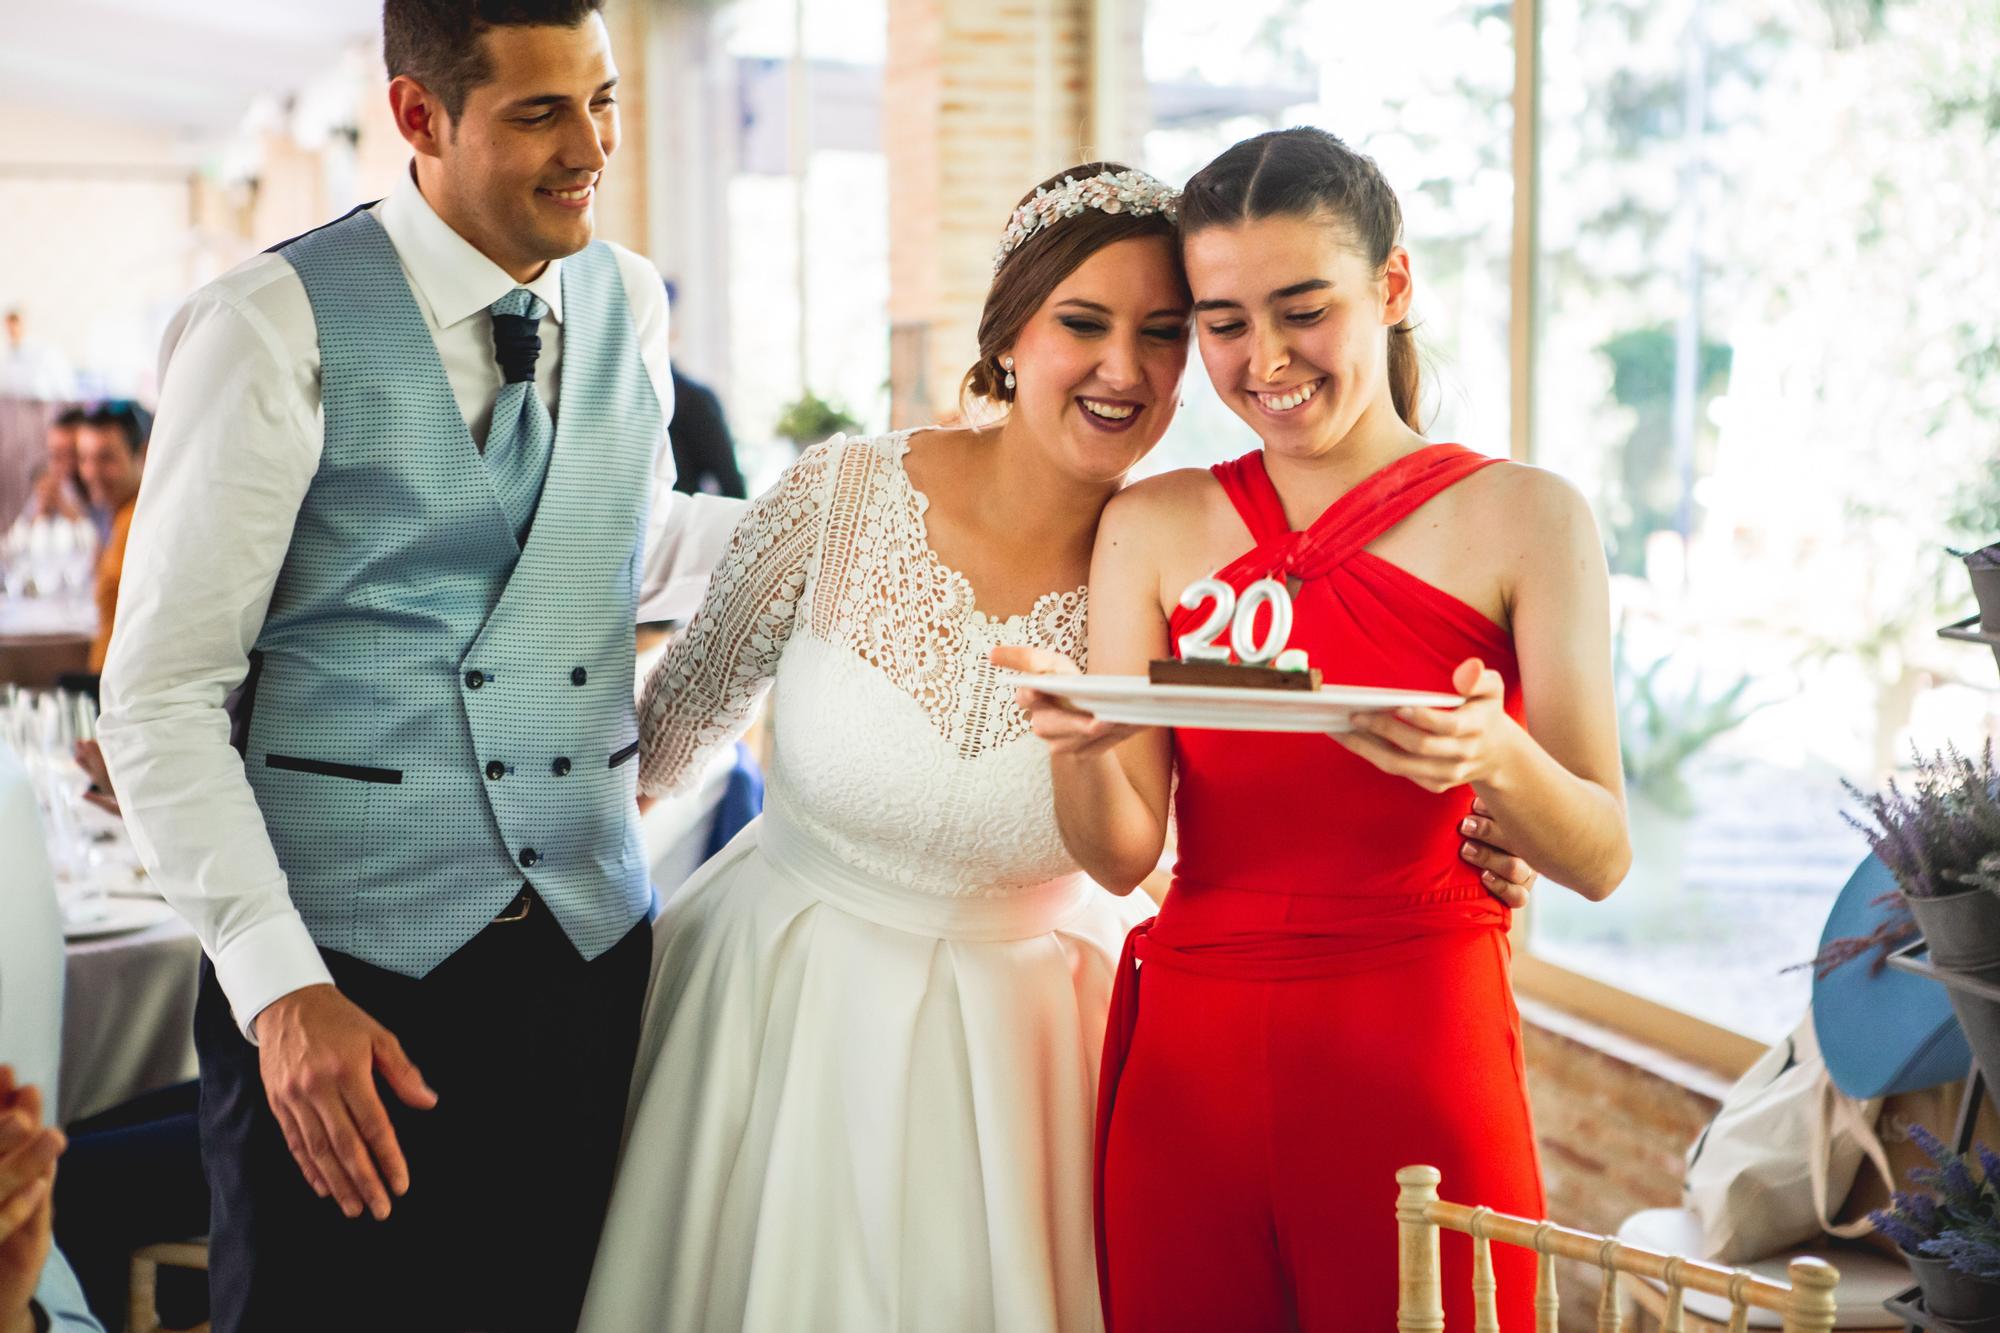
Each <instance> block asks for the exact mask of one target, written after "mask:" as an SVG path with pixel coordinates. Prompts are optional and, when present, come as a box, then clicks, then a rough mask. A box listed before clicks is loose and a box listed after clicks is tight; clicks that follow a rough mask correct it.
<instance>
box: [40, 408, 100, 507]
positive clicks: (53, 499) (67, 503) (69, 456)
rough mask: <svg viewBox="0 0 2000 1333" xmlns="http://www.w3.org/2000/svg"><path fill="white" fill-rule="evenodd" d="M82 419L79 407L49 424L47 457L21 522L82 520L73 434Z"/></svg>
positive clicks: (81, 411)
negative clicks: (46, 519) (61, 519)
mask: <svg viewBox="0 0 2000 1333" xmlns="http://www.w3.org/2000/svg"><path fill="white" fill-rule="evenodd" d="M86 415H88V414H87V413H85V412H84V410H83V409H82V408H80V407H66V408H64V409H63V410H62V411H60V412H58V413H57V414H56V416H55V419H54V420H53V421H51V422H49V430H48V457H47V459H45V460H44V461H43V463H42V466H41V468H40V469H39V470H38V471H37V472H36V473H35V488H34V490H33V492H31V493H30V494H29V496H28V507H27V508H26V509H24V510H22V511H21V518H22V520H23V521H26V522H30V523H32V522H34V521H35V520H36V519H43V518H68V519H81V518H83V517H84V515H85V513H86V510H85V507H84V498H83V485H82V483H81V482H79V481H78V480H77V475H76V432H77V427H79V426H81V425H82V424H83V422H84V418H85V417H86ZM102 535H103V530H102V528H100V529H99V536H100V537H101V536H102Z"/></svg>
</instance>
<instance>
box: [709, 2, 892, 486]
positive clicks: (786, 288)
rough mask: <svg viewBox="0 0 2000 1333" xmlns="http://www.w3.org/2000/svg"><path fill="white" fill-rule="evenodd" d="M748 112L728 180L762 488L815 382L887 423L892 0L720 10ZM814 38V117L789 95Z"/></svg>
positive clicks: (738, 412) (745, 386)
mask: <svg viewBox="0 0 2000 1333" xmlns="http://www.w3.org/2000/svg"><path fill="white" fill-rule="evenodd" d="M717 23H718V25H719V29H720V32H719V36H720V37H721V40H722V44H723V46H724V49H725V50H726V51H727V53H728V56H729V58H730V59H729V66H730V70H731V77H733V79H734V86H735V102H736V105H735V108H734V110H735V111H736V113H737V114H736V115H735V116H734V117H732V123H730V124H729V126H728V129H729V131H730V132H731V133H732V134H733V136H734V139H735V144H734V149H733V152H734V171H733V173H732V174H731V175H730V176H729V178H728V182H727V187H726V188H727V209H728V221H727V231H728V240H727V272H728V282H729V319H728V347H729V351H728V357H727V367H728V376H729V383H728V389H727V395H726V396H727V400H728V405H729V417H730V422H731V425H732V427H733V429H734V431H735V435H736V441H737V449H738V453H739V455H740V461H741V463H742V466H743V472H744V476H745V477H746V478H747V479H748V480H749V482H750V489H751V493H752V494H756V493H757V492H758V491H760V490H762V489H763V488H764V487H765V486H766V485H768V484H769V483H771V482H772V481H775V480H776V477H777V473H778V472H779V470H781V469H782V468H783V467H784V466H785V465H786V464H788V463H789V462H791V460H792V458H793V457H794V454H793V452H792V447H791V444H790V442H789V441H786V440H782V439H779V438H778V435H777V425H778V421H779V418H780V417H781V416H783V415H784V413H785V410H786V408H787V407H788V406H790V405H791V404H793V403H794V402H796V401H798V400H799V398H800V396H801V395H802V394H803V393H805V392H808V391H809V392H811V393H812V394H813V395H814V396H816V397H818V398H820V399H822V400H824V401H825V402H826V403H828V404H829V405H831V406H832V407H835V408H837V409H839V410H841V411H842V412H844V413H846V414H848V415H849V416H851V417H852V418H854V419H855V420H857V421H859V422H860V423H861V425H862V426H863V427H865V428H868V429H871V430H879V429H881V428H883V427H884V426H886V425H887V423H888V415H889V413H888V387H887V386H888V380H889V314H888V310H889V202H888V201H889V187H888V170H887V163H886V159H885V157H884V156H883V153H882V145H881V91H882V64H883V59H884V46H885V42H886V37H885V34H886V32H887V26H886V25H887V14H886V7H885V4H884V3H883V0H847V2H846V3H843V4H840V5H834V6H828V5H808V4H805V3H804V0H737V2H736V3H733V4H731V5H730V6H728V8H726V9H725V10H723V11H722V12H721V13H720V15H719V16H718V19H717ZM801 35H802V36H803V38H804V51H805V54H806V56H807V60H806V68H805V71H804V72H805V79H804V84H805V87H806V89H807V92H806V103H807V106H808V107H809V108H810V109H809V111H808V112H807V114H806V115H804V116H795V114H794V107H793V105H792V101H791V99H792V96H793V89H794V84H793V79H794V77H795V75H796V73H797V71H796V70H795V69H794V61H793V55H794V53H795V52H796V51H797V50H798V49H799V48H798V42H799V39H800V37H801Z"/></svg>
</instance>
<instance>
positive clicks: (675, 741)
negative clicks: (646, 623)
mask: <svg viewBox="0 0 2000 1333" xmlns="http://www.w3.org/2000/svg"><path fill="white" fill-rule="evenodd" d="M838 447H839V441H838V440H837V439H836V440H831V441H828V442H827V443H825V444H822V445H818V446H815V447H814V448H813V449H811V450H809V451H808V452H807V453H806V454H805V455H804V457H802V458H800V459H799V461H798V462H797V463H794V464H793V465H792V466H791V467H790V468H789V469H787V470H786V472H785V475H784V476H783V477H781V478H779V480H778V484H777V485H775V486H773V487H772V488H771V489H770V490H768V491H766V492H765V493H764V494H763V495H761V496H759V497H758V498H757V499H756V500H755V501H754V502H752V504H751V505H750V508H749V510H748V511H747V512H746V513H745V514H744V515H743V520H742V522H740V523H738V524H737V526H736V530H735V532H733V533H731V534H730V538H729V545H728V548H727V549H726V550H725V551H724V552H723V556H722V560H721V562H720V563H718V564H717V565H716V567H715V574H714V576H713V577H712V578H711V579H710V580H709V584H708V592H707V594H706V595H705V596H703V598H702V601H701V609H700V610H698V611H696V612H695V614H694V618H693V619H692V620H690V621H689V622H688V627H687V630H686V631H685V632H684V633H683V634H682V635H681V637H680V638H679V639H678V640H677V641H676V642H675V643H674V644H673V646H672V647H670V648H668V649H667V652H666V655H665V656H664V657H662V658H661V659H660V662H659V664H658V665H657V666H655V667H654V668H653V672H652V674H651V675H650V676H648V677H647V678H646V688H645V691H644V693H643V694H642V695H641V697H640V700H639V790H640V791H642V792H645V793H646V794H647V795H649V796H666V795H674V794H678V793H680V792H683V791H686V790H687V789H689V788H691V787H692V786H693V785H694V783H695V781H696V779H697V778H698V777H699V776H700V774H701V772H702V770H703V769H704V768H705V767H706V766H707V764H708V761H709V760H710V759H711V758H713V757H714V755H715V754H716V752H717V751H718V750H720V749H722V748H723V747H724V746H726V745H729V744H731V743H732V742H733V741H735V739H736V738H737V737H738V736H740V735H742V734H743V732H744V731H745V730H746V729H747V728H748V727H749V725H750V720H751V717H752V716H753V715H754V714H755V712H756V709H757V704H758V701H759V700H760V699H762V698H763V696H764V690H765V687H766V686H767V685H768V684H769V683H770V680H771V676H772V674H773V673H774V672H776V671H777V669H778V658H779V656H780V655H781V654H783V652H784V650H785V640H786V639H787V638H789V637H790V636H791V631H792V620H793V616H794V613H795V612H796V611H797V609H798V604H799V597H800V595H801V593H802V592H803V591H804V589H805V585H806V574H807V572H808V569H809V567H810V565H811V563H812V559H813V555H814V551H815V548H816V547H817V545H818V537H819V533H820V531H821V530H822V528H823V527H824V522H823V516H822V512H821V511H822V509H823V507H824V504H825V489H826V487H825V483H826V481H827V478H828V474H829V473H830V471H831V470H832V467H833V460H834V457H835V450H836V449H837V448H838Z"/></svg>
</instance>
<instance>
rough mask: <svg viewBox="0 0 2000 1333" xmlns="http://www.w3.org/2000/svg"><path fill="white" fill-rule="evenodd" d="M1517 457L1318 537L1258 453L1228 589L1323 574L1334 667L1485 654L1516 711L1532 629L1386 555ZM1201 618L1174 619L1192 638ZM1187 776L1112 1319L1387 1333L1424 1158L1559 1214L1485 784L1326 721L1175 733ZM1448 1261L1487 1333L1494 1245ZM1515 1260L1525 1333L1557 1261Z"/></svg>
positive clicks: (1133, 1098)
mask: <svg viewBox="0 0 2000 1333" xmlns="http://www.w3.org/2000/svg"><path fill="white" fill-rule="evenodd" d="M1493 461H1494V460H1492V459H1489V458H1486V457H1485V456H1483V455H1480V454H1477V453H1474V452H1473V451H1471V450H1469V449H1464V448H1461V447H1459V446H1457V445H1433V446H1430V447H1427V448H1425V449H1422V450H1420V451H1418V452H1417V453H1414V454H1411V455H1409V456H1408V457H1406V458H1403V459H1400V460H1398V461H1397V462H1395V463H1393V464H1391V465H1390V466H1389V467H1387V468H1385V469H1383V470H1382V471H1381V472H1379V473H1377V474H1375V475H1374V476H1373V477H1370V478H1369V479H1368V480H1367V481H1364V482H1363V483H1361V484H1360V485H1359V486H1357V487H1355V488H1354V489H1353V490H1351V491H1349V492H1348V493H1347V494H1346V495H1344V496H1342V497H1341V498H1340V499H1339V500H1337V501H1335V502H1334V503H1333V505H1332V506H1331V507H1330V508H1328V509H1327V511H1326V512H1325V513H1324V514H1322V515H1321V516H1320V517H1319V519H1318V520H1316V521H1315V522H1314V523H1313V525H1312V526H1311V527H1310V528H1309V529H1307V530H1306V531H1305V532H1302V533H1299V532H1292V531H1289V530H1288V529H1287V526H1286V522H1285V516H1284V511H1283V508H1282V506H1281V505H1280V504H1279V501H1278V494H1277V491H1276V489H1275V488H1273V486H1272V485H1271V480H1270V476H1269V474H1268V473H1267V472H1266V471H1265V469H1264V459H1263V455H1262V454H1261V453H1252V454H1250V455H1248V456H1246V457H1244V458H1241V459H1238V460H1236V461H1235V462H1233V463H1225V464H1222V465H1221V466H1218V467H1217V468H1215V469H1214V471H1215V475H1216V477H1217V479H1218V480H1220V481H1221V483H1222V486H1223V489H1224V490H1225V491H1226V492H1227V493H1228V495H1229V498H1230V500H1231V501H1232V502H1233V503H1234V504H1235V506H1236V509H1237V511H1238V512H1239V513H1240V514H1241V515H1242V516H1243V521H1244V522H1245V523H1246V524H1247V525H1248V526H1249V529H1250V532H1251V535H1252V537H1253V538H1254V540H1255V542H1256V546H1255V548H1254V549H1253V550H1251V551H1250V552H1248V553H1247V554H1245V555H1244V556H1242V557H1240V558H1239V559H1237V560H1236V561H1235V562H1233V563H1232V564H1230V565H1228V566H1227V567H1226V568H1224V569H1223V570H1222V571H1221V572H1220V574H1219V577H1220V578H1221V579H1222V580H1223V581H1224V582H1226V583H1229V584H1230V585H1231V586H1233V587H1235V588H1236V589H1237V590H1238V591H1239V592H1240V591H1241V590H1243V589H1244V588H1246V587H1248V586H1249V585H1250V584H1251V583H1253V582H1255V581H1256V580H1258V579H1260V578H1265V577H1276V578H1280V579H1284V578H1288V577H1289V578H1291V579H1295V580H1298V581H1299V586H1298V591H1297V593H1296V594H1295V596H1294V608H1295V613H1296V623H1295V626H1294V628H1293V631H1292V637H1291V644H1292V646H1294V647H1302V648H1304V649H1306V650H1307V652H1308V653H1309V655H1310V657H1311V659H1312V664H1313V665H1314V666H1316V667H1318V668H1320V669H1321V670H1322V671H1323V672H1324V673H1325V675H1326V677H1327V679H1328V680H1329V681H1332V682H1337V683H1340V684H1344V685H1380V686H1394V687H1399V688H1405V689H1422V690H1444V691H1449V690H1450V689H1451V676H1452V671H1453V669H1454V668H1455V667H1457V665H1458V664H1459V663H1460V662H1461V661H1463V660H1464V659H1466V658H1468V657H1474V656H1477V657H1480V658H1482V659H1483V660H1484V661H1485V662H1486V664H1487V665H1488V666H1490V667H1492V668H1494V669H1495V670H1497V671H1499V672H1500V673H1501V675H1502V677H1503V678H1504V679H1505V680H1506V683H1507V688H1506V707H1507V710H1508V712H1509V713H1511V714H1512V715H1513V716H1515V717H1516V718H1519V717H1520V709H1521V694H1520V682H1519V673H1518V670H1517V668H1516V663H1515V658H1514V651H1513V645H1512V642H1511V640H1510V639H1509V637H1508V635H1507V634H1505V633H1504V632H1503V631H1501V630H1500V629H1499V628H1498V627H1497V626H1495V625H1494V624H1493V623H1492V622H1491V621H1490V620H1488V619H1487V618H1486V617H1485V616H1484V615H1482V614H1480V613H1479V612H1477V611H1475V610H1473V609H1472V608H1471V607H1469V606H1467V605H1466V604H1465V603H1463V602H1461V601H1459V600H1457V599H1456V598H1454V597H1451V596H1448V595H1447V594H1445V593H1443V592H1441V591H1439V590H1438V589H1437V588H1434V587H1432V586H1431V585H1430V584H1428V583H1425V582H1423V581H1422V580H1420V579H1418V578H1416V577H1415V576H1413V575H1411V574H1408V573H1406V572H1404V571H1403V570H1401V569H1399V568H1397V567H1396V566H1394V565H1392V564H1390V563H1388V562H1387V561H1385V560H1382V559H1381V558H1379V557H1377V556H1375V555H1372V554H1370V553H1369V552H1367V551H1366V550H1364V549H1363V547H1365V546H1366V545H1367V544H1368V543H1369V542H1371V541H1373V540H1375V538H1377V537H1378V536H1380V535H1381V534H1382V533H1383V532H1385V531H1387V530H1388V529H1389V528H1391V527H1393V526H1394V525H1395V524H1397V523H1398V522H1400V521H1401V520H1403V519H1404V518H1407V517H1408V516H1409V515H1410V514H1411V513H1412V512H1413V511H1414V510H1416V509H1417V508H1418V507H1419V506H1420V505H1422V504H1423V503H1424V502H1425V501H1426V500H1428V499H1430V498H1432V497H1433V496H1435V495H1437V494H1438V493H1439V492H1441V491H1443V490H1444V489H1446V488H1447V487H1449V486H1451V485H1452V484H1454V483H1455V482H1457V481H1460V480H1462V479H1463V478H1465V477H1467V476H1469V475H1471V474H1472V473H1473V472H1475V471H1477V470H1478V469H1479V468H1481V467H1483V466H1485V465H1487V464H1488V463H1490V462H1493ZM1199 619H1200V617H1199V616H1198V615H1196V614H1195V613H1192V612H1183V613H1181V614H1179V615H1177V616H1176V617H1175V619H1174V622H1173V625H1172V630H1171V633H1172V635H1173V636H1175V637H1177V636H1179V635H1180V634H1181V633H1184V632H1186V631H1188V630H1190V629H1192V628H1193V627H1194V625H1195V624H1196V623H1197V622H1198V621H1199ZM1174 763H1175V767H1176V770H1177V775H1178V778H1179V788H1178V791H1177V793H1176V795H1175V812H1176V816H1177V819H1178V824H1179V836H1180V844H1179V859H1178V861H1177V863H1176V865H1175V867H1174V881H1173V889H1172V891H1171V892H1170V893H1169V894H1168V896H1167V899H1166V902H1165V904H1164V905H1163V906H1162V907H1161V909H1160V914H1159V915H1158V916H1157V917H1155V918H1154V919H1153V920H1152V921H1150V922H1147V923H1145V924H1143V925H1141V926H1139V927H1138V928H1137V929H1135V930H1134V931H1133V932H1132V936H1131V938H1130V939H1129V940H1128V941H1127V944H1126V949H1125V959H1124V961H1123V963H1122V964H1121V966H1120V969H1119V980H1118V988H1117V991H1116V994H1115V995H1114V997H1113V1000H1112V1011H1111V1022H1110V1027H1109V1030H1108V1033H1107V1035H1106V1039H1105V1053H1104V1070H1103V1079H1102V1084H1101V1087H1100V1091H1099V1101H1098V1128H1097V1160H1098V1168H1097V1169H1098V1228H1099V1234H1098V1264H1099V1275H1100V1279H1101V1282H1102V1286H1103V1291H1104V1297H1105V1316H1106V1320H1107V1322H1108V1323H1109V1324H1110V1327H1111V1329H1112V1330H1113V1333H1153V1331H1154V1330H1167V1329H1173V1330H1179V1329H1186V1330H1204V1331H1208V1330H1219V1329H1286V1328H1301V1329H1305V1330H1315V1331H1317V1330H1324V1331H1325V1333H1336V1331H1338V1333H1388V1331H1389V1330H1393V1329H1394V1328H1395V1314H1396V1290H1397V1284H1396V1222H1395V1202H1396V1181H1395V1174H1396V1169H1397V1168H1398V1167H1402V1166H1407V1165H1410V1164H1412V1163H1420V1162H1421V1163H1427V1164H1429V1165H1432V1166H1436V1167H1438V1168H1439V1169H1440V1170H1441V1171H1442V1172H1443V1174H1444V1185H1443V1194H1444V1197H1446V1198H1448V1199H1453V1200H1458V1201H1464V1202H1468V1203H1474V1204H1488V1205H1491V1206H1492V1207H1494V1208H1496V1209H1498V1210H1500V1211H1502V1212H1512V1213H1519V1214H1524V1215H1526V1216H1529V1217H1539V1216H1541V1215H1542V1208H1543V1200H1542V1186H1541V1173H1540V1169H1539V1165H1538V1163H1537V1160H1536V1155H1535V1138H1534V1132H1533V1129H1532V1127H1531V1125H1530V1123H1529V1114H1528V1097H1527V1089H1526V1084H1525V1081H1524V1077H1523V1069H1522V1060H1521V1032H1520V1018H1519V1015H1518V1013H1517V1012H1516V1010H1515V1008H1514V1001H1513V994H1512V990H1511V988H1510V986H1509V982H1508V973H1507V967H1508V957H1509V955H1508V946H1507V923H1508V918H1509V913H1508V910H1507V908H1506V907H1504V906H1503V905H1502V904H1501V903H1500V902H1499V901H1498V900H1496V899H1495V898H1493V897H1492V895H1490V894H1489V893H1487V891H1486V889H1485V887H1484V885H1483V884H1482V883H1481V882H1480V878H1479V872H1478V871H1477V870H1476V869H1474V868H1472V867H1471V866H1470V865H1468V863H1467V862H1465V861H1464V860H1462V859H1461V858H1460V856H1459V847H1460V845H1461V844H1462V842H1463V841H1464V839H1463V837H1462V836H1461V834H1460V833H1459V831H1458V823H1459V821H1460V820H1461V819H1462V818H1464V816H1465V815H1466V814H1467V813H1468V811H1469V808H1470V806H1471V799H1472V792H1471V789H1470V788H1459V789H1457V790H1455V791H1449V792H1445V793H1443V794H1441V795H1433V794H1431V793H1429V792H1426V791H1425V790H1423V789H1422V788H1421V787H1419V786H1417V785H1416V784H1415V783H1413V782H1411V781H1409V780H1408V779H1405V778H1400V777H1392V776H1390V775H1389V774H1386V773H1383V772H1382V771H1380V770H1379V769H1377V768H1375V767H1373V766H1372V765H1370V764H1368V763H1367V762H1366V761H1364V760H1362V759H1361V758H1359V757H1358V756H1356V755H1353V754H1351V753H1349V752H1348V751H1347V750H1345V749H1343V748H1341V747H1340V746H1339V745H1338V744H1337V743H1335V742H1334V741H1333V740H1332V739H1330V738H1328V737H1325V736H1315V735H1285V734H1277V733H1269V732H1221V731H1201V730H1178V731H1176V732H1175V734H1174ZM1142 977H1143V985H1142V981H1141V978H1142ZM1142 991H1143V1002H1142V1000H1141V994H1142ZM1443 1246H1444V1274H1445V1283H1446V1287H1445V1312H1446V1326H1447V1327H1450V1328H1470V1327H1471V1316H1472V1311H1471V1294H1470V1292H1471V1267H1472V1257H1471V1246H1470V1242H1469V1241H1468V1240H1467V1239H1466V1238H1465V1237H1464V1236H1461V1235H1456V1234H1455V1233H1450V1232H1447V1233H1445V1237H1444V1242H1443ZM1493 1257H1494V1263H1495V1267H1496V1270H1497V1273H1498V1277H1499V1281H1500V1297H1501V1326H1502V1327H1503V1328H1504V1329H1506V1330H1509V1333H1513V1331H1514V1330H1521V1331H1522V1333H1525V1331H1526V1330H1527V1329H1529V1328H1531V1327H1532V1324H1533V1309H1532V1303H1533V1293H1534V1256H1533V1255H1532V1254H1530V1253H1528V1252H1526V1251H1523V1250H1516V1249H1512V1248H1510V1247H1506V1246H1499V1245H1496V1246H1494V1247H1493Z"/></svg>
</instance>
